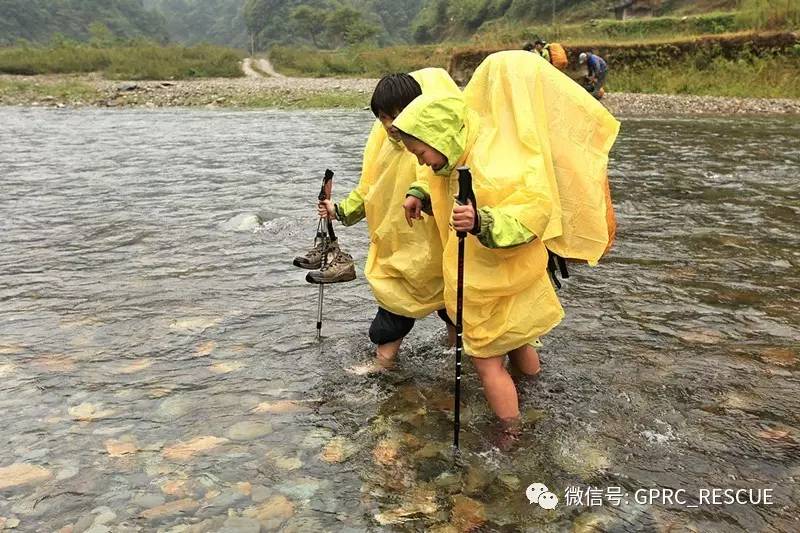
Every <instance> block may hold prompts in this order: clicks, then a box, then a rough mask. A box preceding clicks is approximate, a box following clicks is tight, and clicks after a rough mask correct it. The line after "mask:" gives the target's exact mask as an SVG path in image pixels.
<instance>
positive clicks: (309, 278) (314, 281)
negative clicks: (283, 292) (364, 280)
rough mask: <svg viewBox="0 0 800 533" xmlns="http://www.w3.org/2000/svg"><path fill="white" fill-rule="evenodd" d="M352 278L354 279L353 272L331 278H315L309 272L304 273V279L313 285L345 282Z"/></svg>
mask: <svg viewBox="0 0 800 533" xmlns="http://www.w3.org/2000/svg"><path fill="white" fill-rule="evenodd" d="M354 279H356V274H355V272H353V273H352V274H347V275H345V276H342V277H338V278H336V279H331V280H319V279H315V278H314V277H313V276H312V275H311V272H309V273H308V274H306V281H307V282H309V283H312V284H314V285H330V284H331V283H347V282H348V281H353V280H354Z"/></svg>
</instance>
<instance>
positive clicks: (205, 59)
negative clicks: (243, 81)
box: [0, 42, 244, 80]
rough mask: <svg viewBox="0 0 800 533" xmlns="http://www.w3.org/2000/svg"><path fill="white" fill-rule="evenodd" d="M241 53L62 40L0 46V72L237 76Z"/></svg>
mask: <svg viewBox="0 0 800 533" xmlns="http://www.w3.org/2000/svg"><path fill="white" fill-rule="evenodd" d="M242 57H244V54H243V53H241V52H239V51H237V50H233V49H229V48H223V47H219V46H210V45H198V46H190V47H186V46H177V45H170V46H160V45H157V44H152V43H147V42H140V43H131V44H128V45H124V46H114V47H110V48H96V47H93V46H89V45H82V44H76V43H66V44H62V45H58V46H51V47H38V46H29V47H27V46H26V47H7V48H0V73H5V74H24V75H33V74H68V73H85V72H103V74H104V75H105V76H106V77H107V78H110V79H128V80H148V79H186V78H205V77H238V76H241V75H242V72H241V68H240V67H239V61H240V60H241V59H242Z"/></svg>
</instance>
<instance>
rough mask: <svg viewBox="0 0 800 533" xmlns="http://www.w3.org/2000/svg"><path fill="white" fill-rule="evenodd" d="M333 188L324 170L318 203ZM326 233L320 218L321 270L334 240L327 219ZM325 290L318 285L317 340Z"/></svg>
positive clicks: (328, 195)
mask: <svg viewBox="0 0 800 533" xmlns="http://www.w3.org/2000/svg"><path fill="white" fill-rule="evenodd" d="M332 188H333V171H332V170H330V169H326V170H325V177H323V178H322V187H321V188H320V190H319V196H318V197H317V198H318V199H319V201H320V202H321V201H323V200H327V199H329V198H330V197H331V190H332ZM327 229H328V231H327V233H326V232H325V218H324V217H320V219H319V224H317V235H319V234H320V233H322V265H321V266H320V268H321V269H324V268H325V264H326V263H327V261H328V243H329V242H330V240H333V239H336V235H335V234H334V233H333V223H332V222H331V221H330V219H328V224H327ZM324 289H325V284H323V283H320V284H319V297H318V298H317V340H319V339H320V338H322V297H323V292H324Z"/></svg>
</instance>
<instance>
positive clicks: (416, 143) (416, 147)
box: [403, 138, 447, 172]
mask: <svg viewBox="0 0 800 533" xmlns="http://www.w3.org/2000/svg"><path fill="white" fill-rule="evenodd" d="M403 144H404V145H406V149H408V151H409V152H411V153H412V154H414V155H415V156H417V161H418V162H419V164H420V165H427V166H429V167H431V168H432V169H433V170H434V172H436V171H439V170H441V169H442V168H444V166H445V165H447V158H446V157H445V156H444V154H442V153H441V152H440V151H439V150H437V149H436V148H434V147H432V146H429V145H427V144H425V143H424V142H422V141H420V140H418V139H408V138H404V139H403Z"/></svg>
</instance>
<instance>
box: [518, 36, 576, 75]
mask: <svg viewBox="0 0 800 533" xmlns="http://www.w3.org/2000/svg"><path fill="white" fill-rule="evenodd" d="M522 49H523V50H526V51H528V52H534V53H537V54H539V55H540V56H542V57H543V58H545V59H546V60H547V61H548V63H550V64H551V65H553V66H554V67H556V68H557V69H558V70H564V69H566V68H567V65H568V64H569V60H568V59H567V51H566V50H564V47H563V46H561V45H560V44H558V43H548V42H547V41H545V40H544V39H536V40H535V41H534V42H533V44H531V43H525V46H523V48H522Z"/></svg>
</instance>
